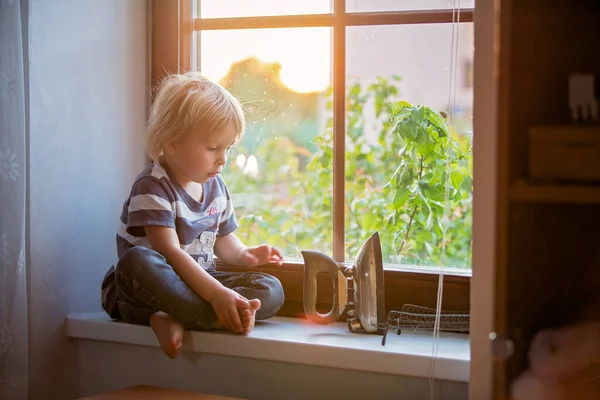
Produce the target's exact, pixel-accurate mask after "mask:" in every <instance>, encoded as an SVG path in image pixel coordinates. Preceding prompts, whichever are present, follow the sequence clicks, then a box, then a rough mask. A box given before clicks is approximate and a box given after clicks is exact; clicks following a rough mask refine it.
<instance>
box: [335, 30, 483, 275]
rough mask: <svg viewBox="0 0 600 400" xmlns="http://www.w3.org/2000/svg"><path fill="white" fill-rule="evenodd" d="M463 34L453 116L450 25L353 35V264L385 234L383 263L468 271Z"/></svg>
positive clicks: (349, 137) (467, 69)
mask: <svg viewBox="0 0 600 400" xmlns="http://www.w3.org/2000/svg"><path fill="white" fill-rule="evenodd" d="M456 30H458V40H457V43H458V55H457V58H456V59H457V65H458V67H457V69H456V91H455V93H454V89H453V90H452V93H451V96H450V98H451V99H452V101H451V103H453V104H454V109H453V110H448V104H449V103H448V100H449V83H450V66H451V60H450V56H451V54H450V49H451V47H452V45H451V43H452V42H451V41H452V33H453V32H452V24H431V25H426V24H419V25H396V26H364V27H362V26H361V27H349V28H347V38H348V49H347V87H348V92H347V93H348V94H347V96H348V100H347V104H346V107H347V111H346V112H347V121H346V126H347V134H346V203H347V211H346V257H347V259H353V258H354V257H355V256H356V254H357V252H358V249H359V247H360V245H361V244H362V242H363V241H364V240H365V239H366V238H367V237H368V236H369V235H370V234H372V233H373V232H374V231H379V233H380V237H381V243H382V251H383V257H384V262H388V263H394V264H411V265H421V266H440V264H441V263H443V264H444V266H447V267H470V264H471V259H470V258H471V193H472V179H471V177H472V172H471V171H472V162H471V160H472V157H471V153H472V152H471V138H472V134H471V129H472V122H471V120H472V106H473V85H472V77H471V74H472V65H473V24H471V23H465V24H461V25H460V27H459V28H457V29H456ZM400 100H403V101H405V102H409V103H410V104H401V103H397V102H398V101H400ZM418 105H421V106H426V107H429V108H430V109H431V113H429V111H428V109H425V108H421V109H418V108H416V106H418ZM413 107H414V108H413ZM442 110H444V111H450V114H451V116H452V120H451V122H450V121H446V123H444V122H443V117H442V116H441V115H440V114H437V113H439V111H442ZM399 121H402V124H401V125H399V126H398V129H397V130H395V129H394V127H395V126H396V123H397V122H399ZM446 124H447V125H448V127H447V128H448V129H446V128H445V126H446ZM445 134H447V135H449V136H448V137H449V138H451V142H452V143H453V146H452V147H451V149H452V152H451V153H449V155H448V150H447V148H448V147H447V146H445V145H444V143H445V142H444V140H447V138H443V136H444V135H445ZM440 136H441V137H442V138H440ZM446 143H447V142H446ZM447 157H448V159H447V160H446V158H447ZM396 171H397V173H396V175H395V172H396ZM390 180H391V186H389V187H385V185H386V183H388V181H390ZM446 183H447V184H448V185H449V187H450V189H451V190H449V196H448V202H447V203H446V196H445V184H446ZM446 204H448V208H449V220H448V221H446V220H445V218H444V210H445V205H446ZM444 230H445V231H446V235H445V237H444V235H443V232H444ZM444 238H445V250H446V259H445V260H444V259H443V258H442V256H441V253H442V247H443V243H444Z"/></svg>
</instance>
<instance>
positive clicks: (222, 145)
mask: <svg viewBox="0 0 600 400" xmlns="http://www.w3.org/2000/svg"><path fill="white" fill-rule="evenodd" d="M237 136H238V131H237V128H236V126H235V124H234V123H232V122H230V123H229V124H227V125H226V126H225V127H224V128H223V129H221V130H219V131H215V132H212V133H211V134H208V135H207V134H206V133H204V132H201V133H198V134H193V133H192V134H190V135H187V136H184V137H182V138H180V139H179V140H177V141H176V142H175V143H173V144H172V145H170V146H168V147H169V148H168V149H167V154H168V164H169V167H170V168H171V169H174V170H175V171H174V172H175V173H176V174H177V176H178V177H179V178H180V179H183V180H186V181H191V182H196V183H205V182H208V181H209V180H210V179H211V178H214V177H215V176H217V174H220V173H221V171H222V170H223V167H224V166H225V164H226V163H227V157H228V156H229V150H230V149H231V146H233V145H234V144H235V141H236V139H237ZM180 183H181V184H185V183H187V182H180Z"/></svg>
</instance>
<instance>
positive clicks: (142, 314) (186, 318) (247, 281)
mask: <svg viewBox="0 0 600 400" xmlns="http://www.w3.org/2000/svg"><path fill="white" fill-rule="evenodd" d="M208 273H209V274H210V275H212V276H213V277H214V278H215V279H217V280H218V281H219V282H221V284H222V285H223V286H225V287H228V288H230V289H232V290H234V291H236V292H237V293H239V294H241V295H242V296H244V297H246V298H247V299H259V300H260V302H261V307H260V309H259V310H258V311H257V312H256V320H264V319H267V318H271V317H273V316H275V315H276V314H277V311H279V309H280V308H281V306H282V305H283V300H284V295H283V287H282V286H281V282H279V280H278V279H277V278H275V277H274V276H271V275H267V274H263V273H260V272H252V271H248V272H222V271H214V270H213V271H208ZM102 307H103V308H104V310H105V311H106V312H107V313H108V315H109V316H110V317H111V318H115V319H122V320H124V321H125V322H129V323H132V324H139V325H149V324H150V316H151V315H152V314H154V313H156V312H158V311H162V312H165V313H167V314H169V315H171V316H172V317H174V318H175V319H177V320H178V321H180V322H181V323H182V324H183V325H184V327H185V329H191V330H203V331H206V330H211V329H213V324H214V322H215V321H216V320H217V316H216V314H215V312H214V310H213V307H212V304H211V303H209V302H208V301H206V300H204V299H203V298H201V297H200V296H198V295H197V294H196V292H194V291H193V290H192V289H191V288H190V287H189V286H188V285H187V284H186V283H185V282H184V281H183V280H182V279H181V278H180V277H179V275H177V273H176V272H175V271H174V270H173V268H172V267H171V266H170V265H169V264H167V260H166V259H165V258H164V257H163V256H162V255H161V254H160V253H158V252H156V251H154V250H151V249H149V248H146V247H141V246H137V247H132V248H131V249H129V250H127V251H126V252H125V254H123V256H122V257H121V259H120V260H119V262H118V263H117V267H116V268H113V267H111V268H110V270H109V271H108V272H107V274H106V276H105V277H104V281H103V282H102Z"/></svg>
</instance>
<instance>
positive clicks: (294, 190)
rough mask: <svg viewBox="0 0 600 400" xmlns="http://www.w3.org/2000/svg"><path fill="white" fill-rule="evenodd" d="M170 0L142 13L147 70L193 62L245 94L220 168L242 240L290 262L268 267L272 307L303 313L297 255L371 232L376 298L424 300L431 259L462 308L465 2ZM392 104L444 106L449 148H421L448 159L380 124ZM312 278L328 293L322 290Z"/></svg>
mask: <svg viewBox="0 0 600 400" xmlns="http://www.w3.org/2000/svg"><path fill="white" fill-rule="evenodd" d="M171 3H172V4H175V3H177V7H178V8H177V9H173V7H174V6H165V5H164V4H163V5H162V6H158V7H161V8H158V7H157V8H156V9H154V10H153V30H154V32H153V70H158V71H160V70H162V71H164V70H167V71H177V70H181V69H184V70H185V69H190V68H192V69H196V68H198V69H200V70H202V71H203V73H205V74H206V75H208V76H209V77H211V78H213V79H215V80H217V81H220V82H221V83H222V84H223V85H224V86H225V87H227V88H228V89H229V90H230V91H231V92H232V93H234V94H235V95H236V96H237V97H238V98H240V100H241V101H242V103H243V105H244V107H245V109H246V113H247V116H248V122H249V123H248V128H247V135H246V136H245V138H244V140H243V141H242V142H241V143H240V144H239V145H238V146H236V148H235V150H234V152H233V153H232V155H231V157H230V165H228V167H227V168H226V170H225V172H224V174H223V175H224V178H225V180H226V182H227V183H228V185H229V187H230V190H231V191H232V193H233V194H234V200H235V204H236V209H237V213H238V219H239V221H240V226H241V227H240V230H239V231H238V234H239V235H240V237H241V238H242V239H243V240H245V241H247V242H259V241H269V242H270V243H272V244H274V245H277V246H278V247H280V248H282V249H283V250H284V252H285V254H286V259H287V260H290V262H289V263H287V264H286V265H285V266H284V267H283V268H279V269H277V270H273V269H269V268H266V269H265V270H268V272H269V273H273V274H275V275H276V276H277V277H278V278H279V279H280V280H281V281H282V283H283V284H284V287H285V289H286V294H287V299H288V300H287V301H286V307H284V310H283V313H284V314H286V315H295V314H301V313H302V306H301V299H302V269H301V265H299V264H301V262H302V259H301V257H300V253H299V252H300V250H302V249H313V250H320V251H323V252H325V253H328V254H330V255H331V256H332V257H333V258H334V259H335V260H336V261H338V262H349V261H352V259H353V257H354V256H355V254H356V252H357V251H358V248H359V246H360V245H361V244H362V242H363V241H364V239H366V237H368V236H369V235H370V234H371V233H373V232H374V231H379V232H380V236H381V239H382V249H383V253H384V262H385V263H386V304H387V306H388V308H394V309H399V308H401V306H402V305H403V304H404V303H417V304H422V305H425V306H432V305H434V303H435V295H436V292H437V276H436V275H435V274H430V273H427V272H428V271H431V269H432V268H435V267H436V266H438V265H439V264H440V263H441V262H443V263H444V266H445V267H453V268H457V270H456V271H454V270H453V273H450V274H448V275H447V276H446V277H445V288H444V307H445V308H448V309H461V310H464V309H468V304H469V298H468V297H469V278H468V277H469V275H470V271H469V269H470V259H471V246H470V243H471V219H470V218H471V217H470V215H471V187H472V181H471V177H472V173H471V165H472V163H471V161H470V160H471V139H472V135H471V133H470V132H471V129H472V128H471V116H472V95H473V93H472V90H473V88H472V85H470V84H467V82H470V74H471V73H472V72H471V67H470V66H471V65H472V60H473V24H472V20H473V11H472V7H473V1H472V0H471V1H467V0H465V1H462V2H461V3H460V4H461V7H463V8H462V9H461V10H460V12H459V13H456V12H453V11H452V4H453V3H455V2H447V1H445V0H426V1H425V0H420V1H411V0H404V1H400V0H368V1H367V0H305V1H302V2H284V1H279V0H194V1H193V2H190V1H188V0H180V1H178V2H171ZM153 4H154V3H153ZM163 7H167V8H168V7H171V9H170V10H167V9H165V8H163ZM456 17H458V19H459V21H460V23H459V24H453V21H455V20H456ZM169 21H170V22H169ZM173 48H175V49H177V50H178V51H177V52H174V51H173ZM451 48H452V49H453V50H455V51H454V52H453V53H452V54H451ZM175 53H177V54H175ZM451 57H453V58H456V57H458V60H457V61H456V62H455V63H454V65H456V66H457V67H456V68H452V65H453V63H452V61H451ZM153 76H154V77H155V79H157V75H156V74H153ZM450 82H453V87H452V88H451V90H449V87H450ZM398 101H405V102H409V103H410V104H408V105H406V104H405V106H404V107H406V110H412V109H413V108H414V111H415V112H417V111H418V109H417V108H416V106H417V105H423V106H427V107H429V108H430V109H431V110H432V111H433V112H435V113H436V114H435V116H437V117H435V116H434V117H432V118H443V116H440V115H443V114H444V113H439V112H440V111H444V112H445V113H449V114H450V115H451V116H452V119H451V120H446V124H445V125H446V126H447V130H446V131H445V132H446V133H447V134H448V135H449V137H450V141H451V142H452V146H453V147H452V149H453V150H452V152H447V153H443V151H444V149H442V148H436V149H433V147H431V150H432V151H434V152H441V153H440V157H442V156H447V155H448V154H451V155H452V157H453V158H449V159H443V160H440V162H439V163H432V164H431V163H430V164H428V163H427V161H426V159H425V158H423V157H421V158H419V157H418V155H417V156H415V154H418V153H414V151H418V149H419V148H420V147H419V146H421V145H422V144H418V143H416V142H415V143H416V144H415V150H410V147H409V146H406V144H407V140H405V139H402V138H401V136H400V135H399V134H398V132H394V130H393V129H392V128H393V125H394V123H395V122H396V121H398V119H395V117H396V115H397V112H398V109H397V108H393V107H392V105H393V104H398V103H397V102H398ZM449 105H451V106H453V108H452V109H449ZM436 121H438V120H437V119H436ZM413 122H414V121H413ZM417 128H418V127H415V129H417ZM403 148H404V149H409V150H410V151H413V153H412V154H410V155H403V154H400V152H401V149H403ZM442 153H443V154H442ZM442 158H443V157H442ZM432 159H433V158H432ZM403 160H404V161H403ZM423 160H425V162H424V161H423ZM402 163H404V164H402ZM401 165H403V167H402V168H404V169H406V170H411V171H413V172H412V175H414V176H413V182H414V185H413V189H414V192H410V193H408V194H407V193H406V191H405V190H404V189H406V188H404V189H403V190H400V189H402V188H399V187H394V186H393V185H392V186H386V184H387V183H388V182H390V181H391V182H395V181H399V180H398V179H399V178H398V179H397V178H396V177H395V175H394V173H395V172H396V170H398V171H399V170H400V169H399V167H400V166H401ZM442 176H443V177H447V178H448V181H447V182H448V185H451V186H452V189H451V190H449V193H450V195H449V196H445V191H444V188H445V185H446V181H443V180H442V178H441V177H442ZM440 188H441V189H440ZM413 189H411V190H413ZM446 208H450V209H451V212H450V213H447V212H445V211H446ZM442 224H445V226H447V227H448V228H447V229H446V232H447V233H446V235H441V234H440V233H441V231H442V229H443V227H442ZM442 248H444V249H445V250H446V251H445V253H444V254H445V255H446V257H445V259H444V260H443V261H442V260H441V253H442V250H441V249H442ZM415 266H417V267H418V268H415ZM427 267H429V269H427ZM447 273H448V272H447ZM321 287H323V290H322V292H323V293H320V295H322V300H323V301H327V299H329V298H330V297H329V294H330V292H331V288H327V285H321Z"/></svg>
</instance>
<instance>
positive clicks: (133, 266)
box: [115, 246, 157, 284]
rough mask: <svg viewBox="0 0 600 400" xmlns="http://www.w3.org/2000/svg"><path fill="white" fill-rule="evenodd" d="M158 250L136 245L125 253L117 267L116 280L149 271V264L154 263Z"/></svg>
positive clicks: (130, 277)
mask: <svg viewBox="0 0 600 400" xmlns="http://www.w3.org/2000/svg"><path fill="white" fill-rule="evenodd" d="M156 254H157V253H156V252H155V251H154V250H152V249H149V248H147V247H143V246H135V247H132V248H130V249H128V250H127V251H125V252H124V253H123V255H122V256H121V258H120V259H119V261H118V262H117V266H116V268H115V280H116V282H117V284H118V282H119V281H120V280H121V279H122V278H123V277H125V278H128V279H132V278H135V277H137V276H140V274H147V273H148V266H149V265H151V264H152V263H153V258H155V257H156Z"/></svg>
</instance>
